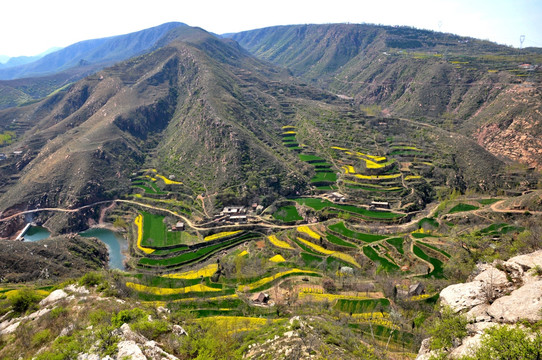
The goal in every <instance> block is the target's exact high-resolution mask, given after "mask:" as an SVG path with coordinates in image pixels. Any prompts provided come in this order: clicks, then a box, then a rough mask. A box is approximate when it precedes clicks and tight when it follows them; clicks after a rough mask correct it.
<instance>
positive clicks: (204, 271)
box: [162, 264, 218, 280]
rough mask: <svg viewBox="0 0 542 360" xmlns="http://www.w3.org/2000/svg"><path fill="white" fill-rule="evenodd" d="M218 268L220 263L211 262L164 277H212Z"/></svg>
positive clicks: (186, 278) (188, 278)
mask: <svg viewBox="0 0 542 360" xmlns="http://www.w3.org/2000/svg"><path fill="white" fill-rule="evenodd" d="M217 270H218V264H209V265H207V266H205V267H202V268H201V269H197V270H190V271H185V272H182V273H175V274H167V275H162V277H165V278H170V279H185V280H191V279H199V278H200V277H210V276H212V275H213V274H214V273H215V272H216V271H217Z"/></svg>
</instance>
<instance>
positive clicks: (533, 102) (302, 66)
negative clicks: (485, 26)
mask: <svg viewBox="0 0 542 360" xmlns="http://www.w3.org/2000/svg"><path fill="white" fill-rule="evenodd" d="M232 38H233V39H235V40H236V41H238V42H239V43H240V44H241V45H242V46H243V47H245V48H246V49H247V50H249V51H250V52H251V53H253V54H255V55H256V56H258V57H260V58H261V59H264V60H267V61H270V62H272V63H274V64H277V65H280V66H284V67H287V68H289V69H291V70H292V72H293V73H294V74H295V75H298V76H301V77H302V78H304V79H305V80H306V81H308V82H310V83H312V84H315V85H318V86H320V87H323V88H325V89H328V90H330V91H332V92H335V93H337V94H344V95H347V96H349V97H352V98H353V99H354V101H355V103H356V104H357V105H359V106H361V107H362V108H363V107H367V106H369V105H377V106H378V107H380V109H381V110H382V111H383V112H384V113H385V114H386V113H391V114H394V115H396V116H403V117H409V118H417V119H420V120H422V121H425V122H429V123H433V124H436V125H439V126H443V127H445V128H447V129H451V130H454V131H459V132H461V133H463V134H465V135H468V136H472V138H473V139H476V140H477V142H478V143H479V144H480V145H482V146H484V147H485V148H486V149H488V150H489V151H491V152H492V153H493V154H495V155H497V156H501V157H503V158H509V159H513V160H517V161H521V162H523V163H525V164H527V165H529V166H535V167H538V168H540V167H542V158H541V157H540V153H539V152H538V151H537V150H536V149H538V148H540V146H541V145H542V144H541V143H540V141H539V140H538V138H539V137H538V133H539V130H540V127H541V124H542V117H541V115H540V110H541V109H540V102H539V101H538V99H539V97H540V92H541V89H540V85H539V84H540V79H541V70H540V66H538V67H536V66H535V65H537V64H538V65H540V64H541V63H542V58H540V53H539V52H538V51H534V50H527V49H525V50H522V51H521V52H518V51H517V50H515V49H512V48H509V47H505V46H501V45H496V44H492V43H490V42H487V41H481V40H477V39H472V38H463V37H459V36H455V35H451V34H443V33H436V32H432V31H425V30H416V29H412V28H405V27H389V26H375V25H354V24H352V25H347V24H332V25H292V26H279V27H271V28H264V29H259V30H252V31H246V32H241V33H238V34H234V35H232ZM522 64H532V65H533V66H532V68H531V67H528V66H526V67H523V68H522V67H520V65H522ZM526 124H529V125H528V126H525V125H526ZM504 142H506V144H507V146H503V143H504Z"/></svg>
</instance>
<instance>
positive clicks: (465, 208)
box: [448, 203, 479, 214]
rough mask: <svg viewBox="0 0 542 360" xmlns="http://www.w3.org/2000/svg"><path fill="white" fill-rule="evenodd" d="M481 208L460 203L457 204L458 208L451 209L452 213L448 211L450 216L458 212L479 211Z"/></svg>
mask: <svg viewBox="0 0 542 360" xmlns="http://www.w3.org/2000/svg"><path fill="white" fill-rule="evenodd" d="M478 209H479V207H478V206H474V205H470V204H464V203H459V204H457V205H456V206H454V207H453V208H451V209H450V211H448V213H449V214H454V213H458V212H463V211H472V210H478Z"/></svg>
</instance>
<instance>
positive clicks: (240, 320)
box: [195, 316, 267, 334]
mask: <svg viewBox="0 0 542 360" xmlns="http://www.w3.org/2000/svg"><path fill="white" fill-rule="evenodd" d="M195 321H196V322H201V323H208V324H212V325H213V326H217V327H218V328H220V329H221V330H222V331H226V332H227V333H230V334H231V333H237V332H242V331H250V330H255V329H258V328H260V327H262V326H264V325H265V324H267V319H266V318H259V317H244V316H210V317H206V318H199V319H196V320H195Z"/></svg>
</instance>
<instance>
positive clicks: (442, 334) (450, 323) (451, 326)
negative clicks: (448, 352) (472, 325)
mask: <svg viewBox="0 0 542 360" xmlns="http://www.w3.org/2000/svg"><path fill="white" fill-rule="evenodd" d="M468 323H469V321H468V319H467V317H466V316H464V315H460V314H456V313H455V312H454V311H453V310H452V309H450V308H449V307H446V308H444V309H443V310H442V312H441V317H440V319H437V320H435V321H434V322H433V324H432V326H431V327H430V328H429V330H428V332H429V334H430V335H431V349H433V350H437V349H443V348H448V349H449V348H451V347H452V346H453V342H454V341H455V339H462V338H464V337H465V336H467V324H468Z"/></svg>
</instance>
